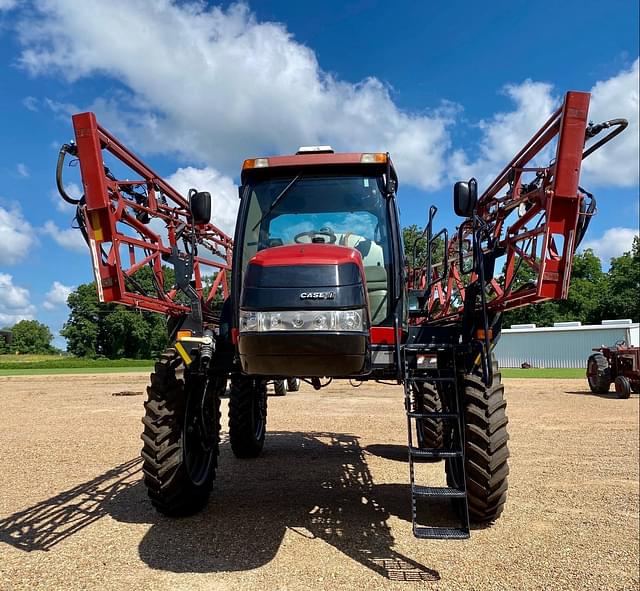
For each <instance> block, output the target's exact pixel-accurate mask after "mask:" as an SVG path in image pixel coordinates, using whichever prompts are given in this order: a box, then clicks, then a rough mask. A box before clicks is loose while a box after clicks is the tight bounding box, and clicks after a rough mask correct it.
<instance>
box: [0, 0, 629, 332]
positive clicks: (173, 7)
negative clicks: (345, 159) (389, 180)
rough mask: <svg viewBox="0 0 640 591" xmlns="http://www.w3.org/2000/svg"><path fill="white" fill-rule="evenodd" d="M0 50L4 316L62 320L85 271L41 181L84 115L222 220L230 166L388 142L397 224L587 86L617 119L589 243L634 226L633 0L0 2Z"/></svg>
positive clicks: (595, 185) (598, 183)
mask: <svg viewBox="0 0 640 591" xmlns="http://www.w3.org/2000/svg"><path fill="white" fill-rule="evenodd" d="M0 56H1V58H2V59H1V60H0V80H1V83H0V107H1V109H2V118H1V119H0V121H1V123H0V125H1V137H2V138H3V142H2V144H1V145H0V171H1V172H2V178H3V183H2V187H0V325H5V324H11V323H12V322H14V321H16V320H17V319H19V318H22V317H34V318H37V319H39V320H41V321H43V322H46V323H47V324H49V325H50V326H51V327H52V329H53V330H54V331H58V330H59V329H60V327H61V325H62V323H63V322H64V320H65V319H66V316H67V312H68V311H67V309H66V306H65V305H64V298H65V295H66V293H68V289H69V288H71V287H73V286H76V285H78V284H79V283H83V282H87V281H90V280H91V279H92V276H91V267H90V261H89V256H88V253H87V252H86V251H85V250H84V249H83V248H82V245H81V244H80V241H79V236H78V233H77V232H75V233H74V231H72V230H71V217H72V213H73V212H72V211H71V210H70V209H65V208H64V207H62V206H61V205H60V202H59V201H58V200H57V197H55V194H54V167H55V159H56V156H57V148H58V146H59V145H60V144H61V143H62V142H64V141H68V140H69V139H71V137H72V130H71V123H70V114H71V113H73V112H76V111H80V110H94V111H96V113H97V114H98V118H99V120H101V121H102V122H103V124H105V125H106V126H107V127H108V128H110V129H111V130H112V131H114V132H115V133H116V135H118V136H120V137H122V138H123V139H125V140H126V141H127V142H128V143H129V144H130V145H131V146H132V147H133V148H134V149H135V150H136V151H137V152H138V153H140V154H141V155H143V156H144V158H145V159H146V160H148V161H149V163H150V164H151V165H152V167H153V168H155V169H156V170H158V171H159V172H160V173H161V174H163V175H166V176H167V177H168V178H170V180H171V181H172V182H173V183H174V184H176V186H178V188H180V189H184V188H186V187H187V186H189V185H192V184H195V185H197V186H199V187H201V188H203V189H209V190H210V191H211V192H212V194H214V195H215V197H216V205H215V206H214V210H215V214H214V216H215V219H216V220H217V221H218V222H219V223H220V224H221V225H223V226H224V227H226V228H228V229H230V228H231V227H232V225H233V220H234V214H235V209H234V208H235V207H236V203H237V199H236V197H235V190H234V186H233V184H234V182H235V181H237V177H238V172H239V167H240V164H241V162H242V160H243V159H244V158H246V157H250V156H256V155H261V154H269V153H287V152H291V151H294V150H295V149H296V148H297V147H298V145H302V144H314V143H330V144H332V145H333V146H334V147H335V148H337V149H342V150H354V151H359V150H363V151H366V150H387V149H388V150H389V151H391V153H392V156H393V157H394V161H395V162H396V164H397V167H398V169H399V174H400V192H399V203H400V208H401V213H402V218H403V222H404V223H405V224H410V223H418V224H422V223H423V222H424V219H425V217H426V212H427V209H428V206H429V205H430V204H431V203H435V204H436V205H438V207H439V210H440V211H439V221H440V222H441V224H442V225H446V226H448V227H450V228H453V227H454V225H455V223H456V220H455V218H454V217H453V215H452V213H451V184H452V182H453V181H454V180H456V179H458V178H466V176H469V175H470V174H474V175H476V176H477V177H478V178H479V179H481V181H482V179H489V178H491V174H492V173H495V172H496V171H497V169H498V168H499V167H500V165H503V164H505V163H506V162H507V160H508V159H509V157H510V156H511V155H512V153H513V152H514V151H515V149H516V148H517V147H519V145H520V144H521V143H523V142H524V141H525V140H526V139H527V138H528V137H529V135H531V133H532V132H533V131H535V130H536V129H537V128H538V127H539V126H540V125H541V124H542V123H543V121H544V119H545V118H546V115H547V114H548V112H550V111H551V110H552V109H553V108H555V107H556V106H557V104H558V102H559V100H560V98H561V96H562V94H563V93H564V92H565V91H566V90H586V91H592V92H593V101H592V112H591V116H592V118H593V119H594V120H596V119H597V120H601V119H609V118H613V117H626V118H628V119H629V120H630V121H631V127H630V129H629V130H627V131H626V132H625V134H624V135H623V136H621V137H620V138H619V140H617V141H616V143H615V145H614V144H613V143H612V144H610V146H611V148H610V149H608V148H609V147H607V148H605V150H608V151H607V153H606V154H604V150H602V153H603V155H602V156H600V155H599V156H598V157H597V158H596V157H594V158H593V159H592V162H590V163H589V167H587V168H586V170H585V173H584V175H583V183H584V185H586V188H587V189H590V190H592V191H593V192H594V193H595V194H596V195H597V196H598V197H599V200H598V204H599V213H598V215H597V217H596V218H595V220H594V222H593V224H592V225H591V227H590V233H589V235H588V237H587V241H588V243H587V244H588V245H589V246H592V247H593V248H594V249H596V250H597V252H599V253H600V254H601V256H602V257H603V258H604V259H608V258H609V257H610V256H614V255H617V254H619V253H620V252H622V251H623V250H625V249H627V248H628V246H629V244H630V241H631V238H632V236H633V234H634V233H637V231H638V5H637V3H636V2H629V1H626V2H616V1H610V2H607V3H603V2H595V1H587V2H585V1H583V2H574V1H568V2H561V3H557V2H553V3H552V2H513V1H511V2H493V3H477V2H448V3H435V2H434V3H427V2H395V3H390V2H377V1H374V0H361V1H359V2H344V1H343V2H338V1H325V2H318V3H306V2H289V1H284V0H283V1H266V0H265V1H262V2H255V3H247V4H240V5H238V4H230V3H222V4H215V3H204V2H202V3H198V4H193V3H190V4H189V3H178V2H173V3H172V2H169V1H168V0H126V1H125V0H112V1H110V2H104V1H97V0H93V1H92V0H84V1H83V2H77V1H72V0H42V1H39V2H34V3H32V2H29V1H16V0H0ZM587 162H588V161H587ZM70 180H72V181H74V180H75V182H76V183H78V182H79V180H78V179H77V178H76V179H73V178H70ZM481 188H482V182H481ZM57 344H61V341H60V340H59V339H58V340H57Z"/></svg>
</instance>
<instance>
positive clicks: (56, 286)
mask: <svg viewBox="0 0 640 591" xmlns="http://www.w3.org/2000/svg"><path fill="white" fill-rule="evenodd" d="M74 289H75V287H73V286H71V285H63V284H62V283H60V282H59V281H54V282H53V285H52V286H51V289H50V290H49V291H48V292H47V295H46V296H45V298H44V303H43V304H42V307H43V308H45V309H46V310H53V309H54V308H57V307H58V306H66V305H67V298H68V297H69V294H70V293H71V292H72V291H73V290H74Z"/></svg>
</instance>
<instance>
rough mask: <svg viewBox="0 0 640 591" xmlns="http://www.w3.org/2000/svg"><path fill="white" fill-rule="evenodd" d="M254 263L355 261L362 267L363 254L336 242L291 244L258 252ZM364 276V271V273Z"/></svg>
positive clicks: (297, 263) (309, 263) (267, 265)
mask: <svg viewBox="0 0 640 591" xmlns="http://www.w3.org/2000/svg"><path fill="white" fill-rule="evenodd" d="M250 262H251V264H252V265H260V266H262V267H277V266H283V265H342V264H344V263H355V264H356V265H358V267H360V268H362V256H361V255H360V253H359V252H358V251H357V250H356V249H355V248H349V247H348V246H336V245H334V244H289V245H287V246H275V247H273V248H267V249H265V250H261V251H260V252H258V253H257V254H256V255H255V256H254V257H253V258H252V259H251V261H250ZM363 276H364V273H363Z"/></svg>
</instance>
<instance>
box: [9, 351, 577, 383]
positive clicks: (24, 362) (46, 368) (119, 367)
mask: <svg viewBox="0 0 640 591" xmlns="http://www.w3.org/2000/svg"><path fill="white" fill-rule="evenodd" d="M152 368H153V360H151V359H113V360H112V359H82V358H78V357H65V356H54V355H0V376H25V375H47V374H48V375H56V374H74V373H75V374H90V373H120V372H135V371H141V372H149V371H151V369H152ZM501 371H502V375H503V377H505V378H523V379H527V378H531V379H540V378H550V379H584V377H585V370H584V369H582V368H559V369H545V368H538V369H519V368H518V369H509V368H505V369H502V370H501Z"/></svg>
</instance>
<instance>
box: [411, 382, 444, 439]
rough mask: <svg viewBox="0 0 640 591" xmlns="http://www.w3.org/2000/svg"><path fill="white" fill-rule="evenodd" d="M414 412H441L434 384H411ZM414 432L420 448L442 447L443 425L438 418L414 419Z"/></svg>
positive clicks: (440, 403)
mask: <svg viewBox="0 0 640 591" xmlns="http://www.w3.org/2000/svg"><path fill="white" fill-rule="evenodd" d="M413 410H414V411H415V412H442V400H441V399H440V394H439V393H438V391H437V390H436V388H435V387H434V386H432V385H431V384H426V383H414V385H413ZM416 434H417V437H418V447H419V448H420V449H429V448H442V447H443V427H442V421H441V420H439V419H416Z"/></svg>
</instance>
